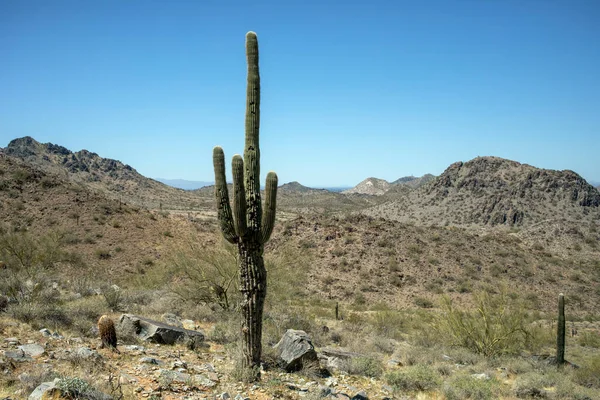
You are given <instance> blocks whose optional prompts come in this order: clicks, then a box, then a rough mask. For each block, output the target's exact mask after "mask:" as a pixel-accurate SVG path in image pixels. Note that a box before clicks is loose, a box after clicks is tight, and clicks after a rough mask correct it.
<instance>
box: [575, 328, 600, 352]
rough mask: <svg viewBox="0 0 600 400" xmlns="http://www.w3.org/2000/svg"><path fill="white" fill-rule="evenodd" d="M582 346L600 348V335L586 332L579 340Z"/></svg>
mask: <svg viewBox="0 0 600 400" xmlns="http://www.w3.org/2000/svg"><path fill="white" fill-rule="evenodd" d="M577 341H578V342H579V345H580V346H586V347H593V348H596V349H598V348H600V334H598V333H596V332H593V331H584V332H582V333H581V335H579V338H578V340H577Z"/></svg>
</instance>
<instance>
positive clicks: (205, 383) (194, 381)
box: [158, 369, 216, 388]
mask: <svg viewBox="0 0 600 400" xmlns="http://www.w3.org/2000/svg"><path fill="white" fill-rule="evenodd" d="M158 380H159V382H160V381H163V382H165V383H180V384H186V385H189V386H193V387H205V388H211V387H214V386H216V383H215V382H213V381H211V380H210V379H208V378H207V377H206V376H204V375H201V374H195V375H191V374H186V373H185V372H179V371H171V370H168V369H161V370H160V372H159V377H158Z"/></svg>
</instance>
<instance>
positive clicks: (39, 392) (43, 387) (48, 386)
mask: <svg viewBox="0 0 600 400" xmlns="http://www.w3.org/2000/svg"><path fill="white" fill-rule="evenodd" d="M59 381H60V379H59V378H56V379H54V381H53V382H43V383H40V385H39V386H38V387H36V388H35V389H34V390H33V392H31V394H30V395H29V400H41V398H42V396H43V395H44V393H45V392H47V391H50V390H52V389H54V388H55V387H56V384H57V383H58V382H59Z"/></svg>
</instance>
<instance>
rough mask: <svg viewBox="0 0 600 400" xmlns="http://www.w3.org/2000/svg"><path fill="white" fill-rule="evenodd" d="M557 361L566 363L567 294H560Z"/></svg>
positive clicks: (559, 364)
mask: <svg viewBox="0 0 600 400" xmlns="http://www.w3.org/2000/svg"><path fill="white" fill-rule="evenodd" d="M556 363H557V364H558V366H561V365H563V364H564V363H565V296H564V295H563V294H562V293H561V294H559V295H558V324H557V328H556Z"/></svg>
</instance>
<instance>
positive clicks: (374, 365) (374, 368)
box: [342, 357, 383, 378]
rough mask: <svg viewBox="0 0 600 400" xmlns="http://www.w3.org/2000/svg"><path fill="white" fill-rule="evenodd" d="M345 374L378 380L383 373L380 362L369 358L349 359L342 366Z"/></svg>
mask: <svg viewBox="0 0 600 400" xmlns="http://www.w3.org/2000/svg"><path fill="white" fill-rule="evenodd" d="M342 369H344V370H345V371H346V372H348V373H349V374H352V375H361V376H368V377H369V378H378V377H379V376H381V373H382V372H383V367H382V366H381V361H379V360H378V359H375V358H371V357H356V358H351V359H349V360H348V361H346V362H345V363H344V365H343V366H342Z"/></svg>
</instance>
